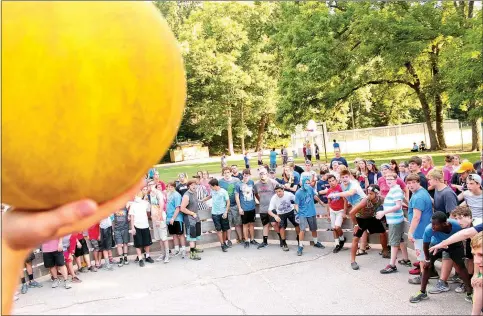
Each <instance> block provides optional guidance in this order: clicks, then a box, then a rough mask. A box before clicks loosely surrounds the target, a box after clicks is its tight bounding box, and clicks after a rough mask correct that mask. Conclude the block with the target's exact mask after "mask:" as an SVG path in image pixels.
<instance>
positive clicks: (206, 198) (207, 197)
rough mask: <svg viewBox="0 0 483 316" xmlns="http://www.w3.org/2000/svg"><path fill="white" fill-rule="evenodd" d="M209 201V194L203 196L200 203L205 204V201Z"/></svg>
mask: <svg viewBox="0 0 483 316" xmlns="http://www.w3.org/2000/svg"><path fill="white" fill-rule="evenodd" d="M209 200H211V194H210V195H207V196H205V197H204V198H203V199H202V200H201V202H206V201H209Z"/></svg>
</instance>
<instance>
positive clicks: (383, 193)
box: [377, 177, 406, 197]
mask: <svg viewBox="0 0 483 316" xmlns="http://www.w3.org/2000/svg"><path fill="white" fill-rule="evenodd" d="M396 184H398V185H399V186H400V187H401V189H402V190H403V191H404V190H405V189H406V183H404V181H403V180H402V179H401V178H399V177H397V178H396ZM377 185H378V186H379V189H381V196H382V197H386V195H387V194H388V193H389V189H390V187H389V186H388V185H387V183H386V178H384V177H381V178H379V179H377Z"/></svg>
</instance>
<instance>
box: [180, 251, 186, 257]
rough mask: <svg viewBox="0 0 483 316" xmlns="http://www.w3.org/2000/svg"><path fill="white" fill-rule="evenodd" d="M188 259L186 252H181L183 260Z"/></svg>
mask: <svg viewBox="0 0 483 316" xmlns="http://www.w3.org/2000/svg"><path fill="white" fill-rule="evenodd" d="M184 258H186V250H182V251H181V259H184Z"/></svg>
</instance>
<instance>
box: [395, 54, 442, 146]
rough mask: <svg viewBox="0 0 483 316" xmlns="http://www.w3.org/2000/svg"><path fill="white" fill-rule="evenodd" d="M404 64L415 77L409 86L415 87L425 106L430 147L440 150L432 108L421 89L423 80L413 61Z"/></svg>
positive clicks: (423, 106) (422, 105)
mask: <svg viewBox="0 0 483 316" xmlns="http://www.w3.org/2000/svg"><path fill="white" fill-rule="evenodd" d="M404 66H405V67H406V69H407V71H408V72H409V74H410V75H411V76H412V77H413V79H414V83H412V84H411V85H409V86H410V87H411V88H413V90H414V91H415V92H416V95H417V96H418V99H419V102H420V103H421V107H422V108H423V113H424V118H425V119H426V125H427V127H428V134H429V141H430V143H431V146H430V149H431V150H440V149H441V146H440V145H439V142H438V138H437V137H436V132H435V130H434V129H433V124H432V123H433V120H432V117H431V108H430V107H429V103H428V100H427V98H426V95H425V94H424V93H423V92H422V91H421V82H420V81H419V77H418V75H417V73H416V70H415V69H414V67H413V65H412V64H411V62H406V63H405V64H404Z"/></svg>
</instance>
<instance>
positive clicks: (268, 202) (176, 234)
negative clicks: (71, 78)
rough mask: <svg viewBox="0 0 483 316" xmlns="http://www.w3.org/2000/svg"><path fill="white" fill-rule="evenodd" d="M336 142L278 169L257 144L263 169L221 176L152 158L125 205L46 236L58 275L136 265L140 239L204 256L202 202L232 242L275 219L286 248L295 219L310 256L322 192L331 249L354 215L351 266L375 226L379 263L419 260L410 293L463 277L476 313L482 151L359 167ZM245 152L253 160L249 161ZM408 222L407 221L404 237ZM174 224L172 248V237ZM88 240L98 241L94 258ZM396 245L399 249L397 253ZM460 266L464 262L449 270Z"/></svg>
mask: <svg viewBox="0 0 483 316" xmlns="http://www.w3.org/2000/svg"><path fill="white" fill-rule="evenodd" d="M335 152H336V155H335V158H333V159H332V161H331V162H330V163H329V164H327V163H320V162H318V165H317V166H316V167H317V168H314V165H313V163H312V162H311V161H310V160H306V161H305V166H304V167H301V166H298V165H296V164H295V163H294V161H293V159H291V158H285V157H282V164H283V168H282V173H281V174H280V175H279V176H277V173H276V167H275V166H274V165H273V161H271V163H270V166H269V165H264V164H263V162H262V161H261V157H260V156H259V157H258V160H259V161H258V162H259V168H258V169H257V171H258V176H259V179H258V180H257V181H254V180H252V179H251V173H252V170H251V169H250V168H246V169H244V170H243V171H242V172H240V171H239V170H238V168H237V166H235V165H233V166H231V167H228V166H226V162H225V164H224V167H223V168H222V175H221V178H219V179H217V178H213V177H210V175H209V173H208V172H207V171H199V172H198V173H197V174H196V175H194V176H193V178H192V179H191V180H190V179H188V176H187V175H186V174H184V173H182V174H180V175H179V176H178V179H177V180H176V181H173V182H169V183H167V184H166V183H164V182H163V181H162V180H161V179H160V177H159V172H158V171H157V170H155V169H151V170H150V171H149V173H148V175H147V178H146V185H145V186H144V187H143V188H142V189H141V191H139V192H138V194H137V195H136V196H135V197H134V198H133V200H132V201H129V202H128V203H127V204H126V205H125V207H124V208H123V209H121V210H118V211H116V212H115V213H114V214H112V215H111V216H109V217H107V218H105V219H103V220H101V221H100V222H99V223H97V224H96V225H93V226H92V227H90V228H89V229H88V230H87V231H86V232H78V233H76V234H71V235H68V236H65V237H63V238H61V239H58V240H51V241H48V242H46V243H44V244H43V245H42V246H41V250H42V254H43V263H44V266H45V268H48V269H49V270H50V274H51V279H52V287H53V288H55V287H58V286H59V285H61V282H62V286H63V287H64V288H66V289H69V288H71V286H72V285H71V283H76V282H81V279H80V278H79V274H78V273H79V272H80V273H87V272H89V271H90V272H97V271H98V270H99V269H104V270H113V265H114V264H116V263H117V265H118V267H122V266H124V265H128V264H129V263H130V261H129V259H128V250H129V244H130V242H131V239H132V240H133V244H134V248H135V250H136V255H137V256H136V259H135V260H134V261H135V262H136V263H137V264H138V265H139V266H140V267H143V266H144V265H145V264H146V263H150V264H152V263H154V262H155V261H163V262H164V263H168V262H169V261H170V259H171V258H173V257H176V256H181V258H186V257H187V256H188V252H189V258H190V259H192V260H200V259H201V257H200V253H202V252H203V250H202V249H200V248H199V247H197V241H199V240H200V239H201V235H202V234H201V221H200V217H199V212H200V211H203V210H209V211H211V214H212V221H213V224H214V228H215V230H216V232H217V237H218V241H219V243H220V248H221V251H223V252H227V251H228V250H229V248H231V247H232V246H233V245H232V240H233V238H232V236H231V234H232V233H234V234H235V235H236V236H235V238H236V240H237V242H238V243H241V244H243V246H244V247H245V248H249V247H253V246H254V247H256V248H257V249H262V248H265V247H267V246H268V233H269V230H270V227H272V228H273V230H274V231H275V232H276V233H277V234H278V236H279V240H280V247H281V248H282V250H283V251H289V247H288V245H287V242H286V228H287V227H288V226H289V222H290V226H292V227H294V228H295V231H296V234H297V243H298V245H297V255H299V256H301V255H303V252H304V242H303V241H304V240H305V233H306V230H307V229H308V230H309V231H310V234H311V236H312V242H313V246H314V247H316V248H325V247H324V245H323V244H322V243H321V242H320V241H319V240H318V235H317V213H316V208H315V204H316V203H319V204H321V205H323V206H324V208H325V209H326V210H327V212H326V215H324V217H325V218H326V219H327V220H328V221H330V223H331V227H332V231H333V235H334V242H335V248H334V249H333V252H334V253H338V252H339V251H340V250H341V249H342V248H343V247H344V244H345V242H346V238H345V237H344V234H343V231H342V223H343V221H344V220H345V219H346V218H348V217H349V218H351V220H352V223H353V224H354V228H353V235H354V238H353V239H352V244H351V254H350V264H351V267H352V269H354V270H358V269H359V264H358V263H357V262H356V257H358V256H362V255H365V254H367V251H368V250H369V249H370V246H369V245H368V235H370V234H378V235H379V240H380V242H381V246H382V251H381V252H380V255H381V256H382V258H386V259H389V262H388V264H387V265H386V266H385V267H384V268H383V269H381V271H380V273H381V274H389V273H393V272H396V271H398V268H397V265H396V263H398V264H399V265H403V266H408V267H413V269H412V270H410V271H409V273H410V274H411V275H414V276H415V277H413V278H410V279H408V282H409V283H411V284H415V285H419V286H420V289H419V291H418V292H417V293H416V294H415V295H413V296H412V297H410V302H412V303H417V302H420V301H422V300H425V299H427V298H428V297H429V296H428V293H429V294H438V293H442V292H446V291H449V286H448V283H449V282H458V283H460V284H461V285H460V286H458V287H457V288H456V292H458V293H465V299H466V300H468V301H470V302H471V301H473V315H475V313H476V314H479V313H480V312H481V309H482V269H483V265H482V258H481V256H482V249H481V243H482V233H481V230H482V222H483V221H482V216H483V193H482V179H481V161H480V162H477V163H475V164H472V163H471V162H469V161H460V157H459V156H457V155H448V156H446V158H445V166H443V167H442V168H435V166H434V164H433V161H432V158H431V156H429V155H425V156H422V157H418V156H414V157H412V158H411V159H409V160H408V161H403V162H399V163H397V162H396V161H395V160H390V162H389V163H383V164H382V165H380V170H379V169H378V167H377V166H376V164H375V162H374V161H373V160H365V159H362V158H357V159H355V161H354V166H355V169H354V170H350V169H348V163H347V161H346V159H345V158H343V157H341V154H340V148H336V149H335ZM482 156H483V154H482ZM482 158H483V157H482ZM247 160H248V159H246V161H245V164H246V166H248V167H249V161H247ZM316 169H318V172H316V171H315V170H316ZM256 213H258V214H259V217H260V220H261V222H262V225H263V238H262V240H260V241H256V240H255V234H254V232H255V228H254V222H255V219H256ZM405 222H408V225H409V231H408V234H407V238H405V234H404V226H405ZM231 228H234V230H232V229H231ZM169 236H170V237H172V240H173V249H169V248H170V245H169V241H168V239H169ZM470 238H472V239H471V240H470ZM153 239H154V240H155V241H156V242H159V243H160V247H161V249H162V251H161V255H160V256H159V257H158V258H156V259H155V260H154V259H153V258H152V257H151V253H150V247H151V245H152V244H153ZM87 240H88V241H89V244H90V247H91V249H92V254H93V259H94V260H93V261H92V262H91V257H90V249H89V246H88V242H87ZM407 243H412V244H414V249H415V253H416V259H417V262H415V263H411V261H410V260H409V256H408V251H407ZM113 248H117V249H116V251H117V254H118V258H119V259H117V260H118V261H117V262H114V259H113V253H112V252H113V251H114V250H113ZM399 250H400V251H401V254H402V258H400V259H399V260H398V255H399ZM34 258H35V256H34V254H33V253H32V254H31V255H30V256H29V257H28V258H27V259H26V261H25V268H26V271H27V275H28V278H29V280H28V282H27V281H26V280H25V275H24V272H23V271H22V276H21V281H22V286H21V293H26V292H27V290H28V289H29V288H35V287H41V286H42V285H41V284H40V283H38V282H37V281H35V280H34V278H33V272H32V261H33V260H34ZM438 259H441V260H442V268H441V271H440V273H438V272H437V271H436V269H435V261H436V260H438ZM74 264H75V265H77V271H76V269H74ZM452 268H454V269H455V271H456V274H455V275H453V276H452V277H451V278H450V274H451V271H452ZM59 274H60V275H61V277H62V281H60V277H59ZM430 278H436V279H437V282H436V284H435V286H434V287H433V288H431V289H429V290H427V285H428V280H429V279H430Z"/></svg>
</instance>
